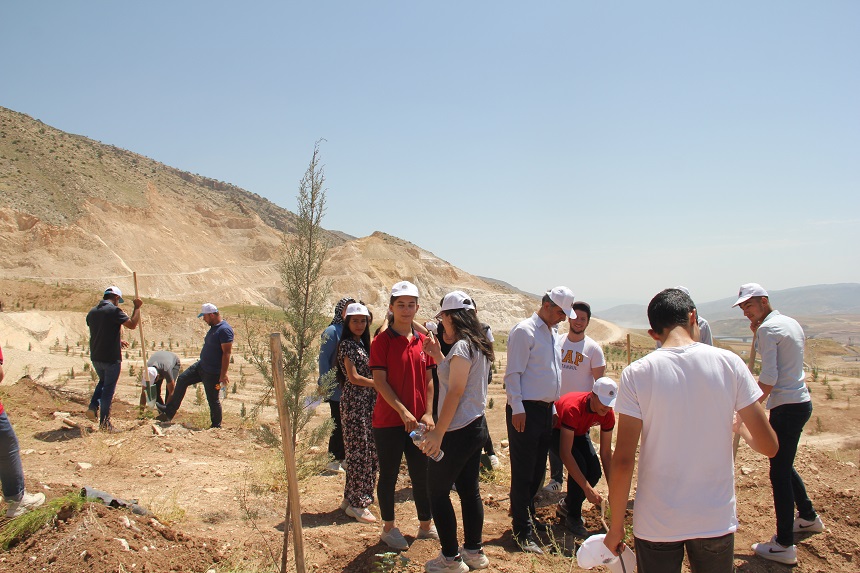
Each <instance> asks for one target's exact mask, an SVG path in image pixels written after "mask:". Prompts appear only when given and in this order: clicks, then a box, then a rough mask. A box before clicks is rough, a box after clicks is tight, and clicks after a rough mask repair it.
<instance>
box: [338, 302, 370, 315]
mask: <svg viewBox="0 0 860 573" xmlns="http://www.w3.org/2000/svg"><path fill="white" fill-rule="evenodd" d="M356 315H360V316H368V317H369V316H370V311H369V310H367V307H366V306H364V305H363V304H361V303H359V302H354V303H352V304H350V305H349V306H348V307H346V314H344V316H356Z"/></svg>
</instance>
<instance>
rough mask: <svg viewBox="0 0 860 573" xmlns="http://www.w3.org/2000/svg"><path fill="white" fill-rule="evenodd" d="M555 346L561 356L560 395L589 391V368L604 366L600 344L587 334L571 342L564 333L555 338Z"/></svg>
mask: <svg viewBox="0 0 860 573" xmlns="http://www.w3.org/2000/svg"><path fill="white" fill-rule="evenodd" d="M555 347H556V349H557V350H558V352H559V355H560V356H561V395H562V396H564V395H565V394H567V393H568V392H591V388H592V387H593V386H594V375H593V374H592V373H591V369H592V368H600V367H601V366H606V359H605V358H604V357H603V350H602V349H601V348H600V345H599V344H597V343H596V342H594V340H592V339H591V338H589V337H588V336H586V337H585V338H583V339H582V340H580V341H579V342H571V341H570V339H569V338H568V337H567V334H564V335H559V336H558V338H556V342H555Z"/></svg>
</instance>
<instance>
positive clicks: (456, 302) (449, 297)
mask: <svg viewBox="0 0 860 573" xmlns="http://www.w3.org/2000/svg"><path fill="white" fill-rule="evenodd" d="M461 308H465V309H468V310H475V303H474V302H472V299H471V298H469V295H467V294H466V293H464V292H463V291H461V290H455V291H452V292H449V293H448V294H446V295H445V298H443V299H442V309H441V310H440V314H441V312H442V311H445V310H459V309H461ZM437 316H438V315H437Z"/></svg>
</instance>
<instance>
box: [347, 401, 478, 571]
mask: <svg viewBox="0 0 860 573" xmlns="http://www.w3.org/2000/svg"><path fill="white" fill-rule="evenodd" d="M487 434H488V431H487V421H486V419H485V418H484V416H481V417H480V418H477V419H476V420H473V421H472V422H471V423H470V424H468V425H466V426H465V427H463V428H460V429H459V430H452V431H450V432H445V436H444V437H443V438H442V451H443V452H445V456H444V457H443V458H442V459H441V460H439V461H438V462H434V461H433V460H430V461H428V462H427V482H428V489H429V491H430V507H431V508H432V510H433V521H434V522H435V523H436V530H437V531H438V532H439V541H440V542H441V544H442V554H443V555H444V556H446V557H454V556H455V555H457V545H458V544H457V516H456V515H455V514H454V506H453V505H452V504H451V486H452V485H454V484H456V486H457V495H458V496H460V509H461V510H462V514H463V538H464V540H465V541H464V543H463V547H465V548H466V549H470V550H477V549H480V548H481V545H482V537H483V530H484V502H483V501H481V489H480V486H479V485H478V474H479V473H480V471H481V450H482V449H483V447H484V443H485V442H486V441H487ZM347 470H348V468H347Z"/></svg>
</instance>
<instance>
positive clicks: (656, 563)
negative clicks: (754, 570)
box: [635, 533, 735, 573]
mask: <svg viewBox="0 0 860 573" xmlns="http://www.w3.org/2000/svg"><path fill="white" fill-rule="evenodd" d="M635 547H636V570H637V571H638V572H639V573H681V564H682V563H683V562H684V550H685V549H686V551H687V557H688V558H689V560H690V569H691V570H692V571H693V573H732V572H733V571H734V570H735V534H734V533H728V534H726V535H723V536H721V537H705V538H699V539H687V540H684V541H669V542H657V541H646V540H645V539H639V538H638V537H636V538H635Z"/></svg>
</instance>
